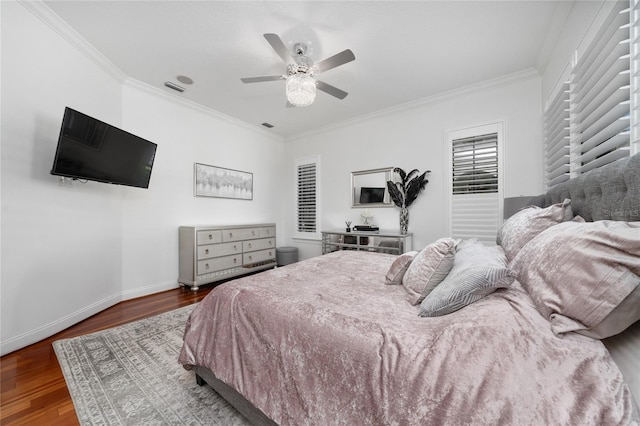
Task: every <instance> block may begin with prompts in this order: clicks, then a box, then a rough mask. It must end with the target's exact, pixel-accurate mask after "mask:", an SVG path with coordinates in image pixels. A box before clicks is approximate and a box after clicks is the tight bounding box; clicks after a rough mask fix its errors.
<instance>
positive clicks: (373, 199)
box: [360, 186, 385, 204]
mask: <svg viewBox="0 0 640 426" xmlns="http://www.w3.org/2000/svg"><path fill="white" fill-rule="evenodd" d="M384 190H385V188H371V187H367V186H363V187H362V188H360V204H371V203H382V202H383V201H384Z"/></svg>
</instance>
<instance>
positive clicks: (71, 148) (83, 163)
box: [51, 107, 157, 188]
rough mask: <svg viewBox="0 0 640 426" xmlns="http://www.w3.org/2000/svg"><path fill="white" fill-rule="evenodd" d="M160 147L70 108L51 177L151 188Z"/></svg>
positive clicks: (61, 130) (66, 115)
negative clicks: (150, 181)
mask: <svg viewBox="0 0 640 426" xmlns="http://www.w3.org/2000/svg"><path fill="white" fill-rule="evenodd" d="M156 147H157V145H156V144H155V143H153V142H149V141H148V140H146V139H143V138H141V137H138V136H136V135H133V134H131V133H129V132H125V131H124V130H122V129H118V128H117V127H114V126H111V125H109V124H107V123H104V122H102V121H100V120H97V119H95V118H93V117H89V116H88V115H86V114H83V113H81V112H78V111H76V110H73V109H71V108H69V107H66V108H65V110H64V117H63V119H62V126H61V128H60V136H59V138H58V147H57V149H56V155H55V158H54V160H53V168H52V169H51V174H52V175H56V176H64V177H69V178H73V179H81V180H92V181H97V182H105V183H113V184H117V185H127V186H134V187H138V188H148V187H149V180H150V179H151V169H152V168H153V160H154V158H155V155H156Z"/></svg>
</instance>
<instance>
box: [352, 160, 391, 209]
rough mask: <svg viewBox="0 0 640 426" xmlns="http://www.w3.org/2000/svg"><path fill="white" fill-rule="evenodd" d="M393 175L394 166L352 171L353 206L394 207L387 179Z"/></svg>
mask: <svg viewBox="0 0 640 426" xmlns="http://www.w3.org/2000/svg"><path fill="white" fill-rule="evenodd" d="M392 176H393V167H385V168H382V169H372V170H361V171H359V172H351V197H352V204H351V207H362V208H370V207H393V206H394V204H393V201H391V197H389V191H388V190H387V181H388V180H391V179H392Z"/></svg>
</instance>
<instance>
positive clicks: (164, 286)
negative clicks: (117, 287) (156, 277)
mask: <svg viewBox="0 0 640 426" xmlns="http://www.w3.org/2000/svg"><path fill="white" fill-rule="evenodd" d="M178 287H180V285H179V284H178V283H177V282H176V281H166V282H163V283H157V284H151V285H148V286H146V287H138V288H134V289H131V290H126V291H123V292H122V300H129V299H135V298H136V297H142V296H148V295H150V294H155V293H160V292H161V291H166V290H171V289H174V288H178Z"/></svg>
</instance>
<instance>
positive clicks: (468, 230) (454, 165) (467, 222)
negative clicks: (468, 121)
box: [451, 125, 500, 244]
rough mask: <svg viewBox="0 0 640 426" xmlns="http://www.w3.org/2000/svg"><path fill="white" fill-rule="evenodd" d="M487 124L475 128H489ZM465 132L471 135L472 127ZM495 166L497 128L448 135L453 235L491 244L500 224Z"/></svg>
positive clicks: (496, 167) (496, 170) (497, 168)
mask: <svg viewBox="0 0 640 426" xmlns="http://www.w3.org/2000/svg"><path fill="white" fill-rule="evenodd" d="M487 127H488V128H490V129H495V128H497V126H496V125H491V126H487ZM487 127H485V128H484V129H477V130H478V131H479V132H480V131H481V130H489V129H487ZM465 133H466V134H472V135H473V133H474V130H473V129H471V130H470V131H466V132H465ZM498 170H499V167H498V133H497V132H491V133H480V134H476V135H473V136H465V137H460V138H452V139H451V174H452V179H451V182H452V188H451V194H452V200H451V235H452V237H453V238H461V239H467V238H478V239H479V240H480V241H482V242H484V243H486V244H495V239H496V232H497V230H498V227H499V224H500V194H499V179H498V178H499V174H498Z"/></svg>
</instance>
